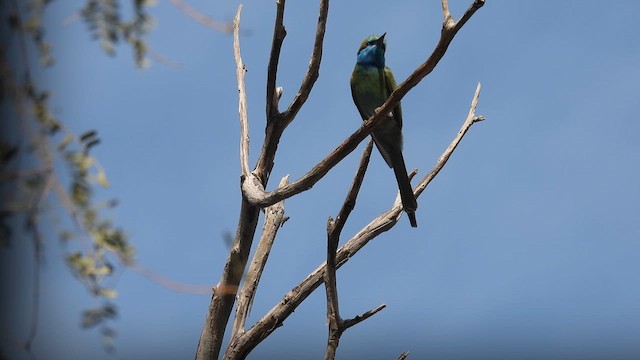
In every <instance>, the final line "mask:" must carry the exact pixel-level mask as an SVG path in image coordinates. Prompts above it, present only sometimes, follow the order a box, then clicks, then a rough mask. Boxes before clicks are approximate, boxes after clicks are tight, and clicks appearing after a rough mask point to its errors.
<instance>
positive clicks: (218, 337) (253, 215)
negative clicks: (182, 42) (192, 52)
mask: <svg viewBox="0 0 640 360" xmlns="http://www.w3.org/2000/svg"><path fill="white" fill-rule="evenodd" d="M241 12H242V6H239V7H238V12H237V14H236V17H235V20H234V34H237V32H238V31H239V23H240V14H241ZM237 38H238V37H237V35H236V37H234V39H237ZM238 87H239V88H240V85H239V86H238ZM259 215H260V208H259V207H257V206H254V205H251V204H250V203H249V202H247V201H246V199H245V198H244V197H243V198H242V205H241V207H240V216H239V219H238V228H237V230H236V235H235V240H234V242H233V245H232V247H231V251H230V252H229V257H228V258H227V262H226V263H225V267H224V270H223V271H222V276H221V278H220V282H219V283H218V284H217V285H216V286H215V287H214V292H213V296H212V298H211V302H210V303H209V309H208V311H207V315H206V318H205V324H204V326H203V327H202V332H201V333H200V339H199V341H198V348H197V349H196V357H195V358H196V359H197V360H211V359H217V358H218V355H219V353H220V348H221V346H222V340H223V338H224V332H225V328H226V326H227V323H228V322H229V317H230V316H231V310H232V309H233V304H234V302H235V295H236V292H237V290H238V285H239V284H240V280H241V279H242V274H243V272H244V269H245V266H246V264H247V260H248V257H249V251H250V250H251V244H252V242H253V236H254V234H255V231H256V227H257V226H258V216H259Z"/></svg>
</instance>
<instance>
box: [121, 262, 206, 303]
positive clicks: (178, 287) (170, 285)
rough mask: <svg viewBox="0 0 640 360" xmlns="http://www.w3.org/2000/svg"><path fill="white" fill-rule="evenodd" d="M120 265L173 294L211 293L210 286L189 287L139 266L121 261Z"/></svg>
mask: <svg viewBox="0 0 640 360" xmlns="http://www.w3.org/2000/svg"><path fill="white" fill-rule="evenodd" d="M121 264H122V265H124V266H126V267H127V268H129V269H131V270H133V271H135V272H136V273H138V274H140V275H141V276H144V277H145V278H147V279H149V280H151V281H153V282H155V283H156V284H158V285H160V286H163V287H165V288H167V289H169V290H172V291H175V292H181V293H187V294H198V295H205V294H208V295H210V294H211V293H212V291H213V290H212V289H211V286H207V285H189V284H182V283H179V282H176V281H174V280H171V279H169V278H166V277H164V276H162V275H160V274H158V273H156V272H154V271H153V270H151V269H149V268H147V267H145V266H142V265H140V264H127V263H126V262H124V261H122V262H121Z"/></svg>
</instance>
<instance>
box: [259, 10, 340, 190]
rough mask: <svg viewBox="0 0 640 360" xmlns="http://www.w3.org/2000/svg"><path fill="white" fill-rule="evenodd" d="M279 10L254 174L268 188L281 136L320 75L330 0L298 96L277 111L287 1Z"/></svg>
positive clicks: (321, 18)
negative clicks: (282, 110) (279, 68)
mask: <svg viewBox="0 0 640 360" xmlns="http://www.w3.org/2000/svg"><path fill="white" fill-rule="evenodd" d="M276 5H277V7H278V9H277V12H276V25H275V28H274V34H273V45H272V47H271V56H270V58H269V66H268V69H267V128H266V130H265V139H264V144H263V147H262V152H261V153H260V157H259V158H258V163H257V165H256V169H255V170H254V173H255V175H256V177H257V178H258V179H259V180H260V182H261V183H262V186H263V187H266V184H267V180H268V178H269V175H270V173H271V170H272V169H273V161H274V159H275V156H276V150H277V149H278V143H279V142H280V137H281V136H282V133H283V132H284V130H285V128H286V127H287V126H288V125H289V124H290V123H291V122H292V121H293V119H294V118H295V116H296V115H297V113H298V111H299V110H300V108H301V107H302V105H304V103H305V101H306V100H307V98H308V97H309V93H310V92H311V89H312V88H313V85H314V84H315V81H316V79H317V78H318V70H319V68H320V62H321V60H322V46H323V41H324V33H325V28H326V24H327V16H328V12H329V0H321V1H320V15H319V16H318V25H317V28H316V37H315V40H314V45H313V52H312V54H311V60H310V62H309V68H308V70H307V73H306V75H305V77H304V79H303V81H302V84H301V85H300V90H298V93H297V95H296V96H295V98H294V100H293V101H292V103H291V105H289V108H288V109H287V110H286V111H284V112H283V113H279V112H278V111H277V103H278V99H279V95H280V93H281V92H279V91H278V90H281V89H276V73H277V70H278V60H279V57H280V48H281V47H282V40H283V39H284V37H285V35H286V31H285V29H284V25H283V24H282V21H283V16H284V5H285V1H284V0H278V1H277V3H276Z"/></svg>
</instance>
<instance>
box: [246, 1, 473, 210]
mask: <svg viewBox="0 0 640 360" xmlns="http://www.w3.org/2000/svg"><path fill="white" fill-rule="evenodd" d="M445 4H446V0H443V8H445ZM483 5H484V0H474V2H473V3H472V5H471V6H470V7H469V9H467V11H466V12H465V14H464V15H463V16H462V18H461V20H460V21H459V22H454V21H453V19H451V18H450V16H451V15H450V14H449V17H447V15H446V14H445V22H444V23H443V25H442V33H441V35H440V40H439V41H438V44H437V45H436V47H435V49H434V50H433V52H432V53H431V55H430V56H429V58H428V59H427V60H426V61H425V62H424V63H423V64H422V65H420V66H419V67H418V68H417V69H416V70H415V71H414V72H413V73H412V74H411V75H409V77H408V78H407V79H406V80H405V81H403V82H402V83H401V84H400V85H399V86H398V87H397V88H396V89H395V90H394V91H393V92H392V93H391V95H390V96H389V97H388V98H387V101H385V103H384V104H383V105H382V106H380V107H379V108H378V109H377V111H376V113H375V114H374V115H372V116H371V117H370V118H369V119H367V120H366V121H364V122H363V123H362V126H361V127H360V128H359V129H358V130H356V131H355V132H354V133H353V134H351V135H350V136H349V137H348V138H347V139H346V140H345V141H344V142H343V143H342V144H340V146H338V147H337V148H336V149H335V150H333V151H332V152H331V153H330V154H329V155H328V156H327V157H326V158H325V159H323V160H322V161H320V163H318V164H317V165H316V166H315V167H314V168H313V169H311V170H310V171H309V172H308V173H307V174H305V175H304V176H303V177H301V178H300V179H298V180H296V181H294V182H293V183H291V184H289V185H287V186H284V187H282V188H278V189H276V190H274V191H272V192H267V191H265V188H264V185H263V184H264V183H265V182H264V181H263V180H262V178H261V175H262V173H260V172H257V173H255V174H253V175H252V176H250V177H249V178H245V179H244V181H243V183H242V192H243V194H244V196H245V198H246V199H247V201H249V202H250V203H251V204H254V205H256V206H262V207H265V206H270V205H273V204H275V203H276V202H279V201H281V200H282V199H286V198H288V197H291V196H293V195H296V194H299V193H301V192H303V191H306V190H309V189H310V188H311V187H313V185H314V184H315V183H316V182H318V181H320V179H322V178H323V177H324V176H325V175H326V174H327V173H328V172H329V171H330V170H331V169H332V168H333V167H334V166H336V165H337V164H338V163H339V162H340V161H342V159H344V158H345V157H346V156H347V155H349V154H350V153H351V152H352V151H353V150H354V149H355V148H356V147H357V146H358V144H359V143H360V142H361V141H362V140H364V138H365V137H367V136H368V135H369V134H370V133H371V131H372V130H373V129H374V128H375V126H376V125H377V124H378V123H380V122H381V121H382V120H383V119H384V118H385V117H386V116H387V114H389V113H390V112H391V110H392V109H393V107H395V106H396V104H398V102H400V100H401V99H402V98H403V97H404V96H405V95H406V94H407V93H408V92H409V91H410V90H411V89H412V88H414V87H415V86H416V85H417V84H418V83H420V81H422V79H423V78H424V77H425V76H427V75H428V74H430V73H431V72H432V71H433V69H434V68H435V67H436V65H437V64H438V62H439V61H440V60H441V59H442V57H443V56H444V54H445V53H446V51H447V49H448V47H449V44H450V43H451V41H452V40H453V38H454V37H455V35H456V33H457V32H458V30H460V28H461V27H462V25H463V22H462V21H463V20H464V22H466V21H467V20H468V19H469V18H471V16H472V15H473V14H474V13H475V12H476V11H477V10H478V9H479V8H481V7H482V6H483ZM446 9H447V13H448V6H447V7H446ZM447 19H449V20H450V21H448V20H447ZM292 106H293V104H292ZM280 134H281V132H280ZM267 135H269V133H268V134H267ZM266 146H267V145H266V142H265V147H266ZM274 146H275V147H277V142H276V143H275V145H274ZM263 152H264V151H263ZM273 154H275V148H274V150H273ZM261 158H262V157H261ZM271 160H273V158H271ZM269 171H270V169H269Z"/></svg>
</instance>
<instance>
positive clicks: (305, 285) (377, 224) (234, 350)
mask: <svg viewBox="0 0 640 360" xmlns="http://www.w3.org/2000/svg"><path fill="white" fill-rule="evenodd" d="M478 96H479V90H478V89H476V93H475V95H474V99H473V101H472V111H470V112H469V115H468V116H467V119H466V120H465V122H464V123H463V125H462V128H461V129H460V131H459V132H458V134H457V135H456V137H455V138H454V139H453V141H452V142H451V144H450V145H449V146H448V147H447V149H446V150H445V151H444V153H443V154H442V155H441V156H440V158H439V159H438V162H437V163H436V165H435V166H434V167H433V169H432V170H431V171H430V172H429V175H427V176H426V177H425V178H424V179H423V180H422V181H421V182H420V185H419V188H420V189H419V190H418V191H423V190H424V188H426V186H427V185H428V184H429V183H430V182H431V181H432V180H433V179H434V178H435V176H436V175H437V174H438V172H439V170H440V169H442V168H443V167H444V165H445V164H446V163H447V161H448V160H449V158H450V157H451V154H452V153H453V151H454V150H455V149H456V147H457V146H458V144H459V143H460V141H461V140H462V138H463V137H464V135H465V134H466V133H467V131H468V130H469V128H470V127H471V125H473V124H474V123H476V122H478V121H481V120H483V119H484V118H483V117H481V116H476V115H475V106H476V105H477V102H478ZM401 212H402V205H400V204H397V205H395V206H394V207H392V208H391V209H389V210H388V211H386V212H385V213H383V214H381V215H380V216H378V217H377V218H375V219H373V220H372V221H371V222H370V223H369V224H368V225H366V226H365V227H364V228H363V229H362V230H360V231H359V232H358V233H357V234H356V235H354V236H353V237H352V238H351V239H350V240H349V241H347V243H346V244H344V245H343V246H342V247H341V248H340V250H338V252H337V254H336V268H339V267H341V266H342V265H344V264H345V263H346V262H347V261H349V259H351V258H352V257H353V256H354V255H355V254H356V253H357V252H358V251H360V249H362V248H363V247H364V246H365V245H366V244H367V243H368V242H369V241H370V240H371V239H373V238H375V237H376V236H378V235H380V234H381V233H383V232H385V231H387V230H389V229H391V228H392V227H393V226H395V224H396V223H397V222H398V219H399V218H400V215H401ZM325 271H326V263H324V264H322V265H320V266H319V267H318V268H317V269H316V270H314V271H313V272H312V273H311V274H310V275H308V276H307V277H306V278H305V279H304V280H303V281H302V282H301V283H300V284H298V285H297V286H296V287H294V288H293V289H291V291H289V292H288V293H287V294H286V295H285V296H284V298H283V299H282V300H281V301H280V302H279V303H278V304H277V305H276V306H274V307H273V308H272V309H271V310H270V311H269V312H268V313H267V314H265V315H264V316H263V317H262V319H260V320H259V321H258V322H257V323H256V324H255V325H254V326H252V327H251V328H250V329H249V330H247V331H246V332H245V333H244V334H243V335H241V336H238V337H237V338H235V339H233V340H232V341H231V343H230V344H229V348H228V351H227V354H226V355H225V359H229V360H230V359H244V358H245V357H246V355H247V354H248V353H249V352H250V351H251V350H252V349H253V348H255V347H256V346H257V345H258V344H259V343H260V342H262V340H264V339H265V338H267V337H268V336H269V335H270V334H271V333H272V332H273V331H274V330H275V329H277V328H278V327H280V326H282V324H283V322H284V321H285V320H286V319H287V317H289V315H291V314H292V313H293V311H294V310H295V309H296V308H297V307H298V306H299V305H300V304H301V303H302V302H303V301H304V300H305V299H306V298H307V297H308V296H309V295H310V294H311V293H312V292H313V291H314V290H315V289H317V288H318V286H320V284H321V283H322V282H323V277H324V273H325Z"/></svg>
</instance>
